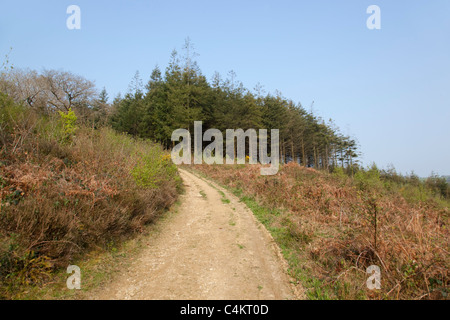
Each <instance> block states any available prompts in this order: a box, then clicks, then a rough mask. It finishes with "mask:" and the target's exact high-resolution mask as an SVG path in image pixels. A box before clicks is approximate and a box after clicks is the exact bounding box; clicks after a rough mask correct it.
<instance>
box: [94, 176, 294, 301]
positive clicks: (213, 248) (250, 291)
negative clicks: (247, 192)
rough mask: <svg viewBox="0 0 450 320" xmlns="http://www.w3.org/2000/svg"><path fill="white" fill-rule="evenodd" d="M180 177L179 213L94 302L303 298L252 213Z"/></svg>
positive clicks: (210, 186) (208, 185) (232, 199)
mask: <svg viewBox="0 0 450 320" xmlns="http://www.w3.org/2000/svg"><path fill="white" fill-rule="evenodd" d="M180 174H181V177H182V178H183V181H184V184H185V188H186V193H185V194H184V195H182V197H181V205H180V207H179V211H178V213H176V214H175V215H174V216H173V217H171V218H169V219H168V220H166V221H164V223H165V224H164V228H163V230H162V231H161V233H160V234H158V235H157V236H156V237H155V238H151V239H150V240H149V242H150V243H149V246H148V248H146V249H144V250H143V252H142V253H141V255H140V256H139V258H138V259H136V260H135V261H133V262H132V263H131V265H130V267H129V268H128V270H125V271H124V272H123V273H122V274H120V275H118V276H117V277H116V278H115V279H112V281H111V282H110V283H109V284H107V285H106V286H105V287H104V288H101V289H100V290H96V292H95V294H94V295H93V297H92V298H93V299H220V300H231V299H298V298H301V296H300V294H299V293H294V291H295V288H294V287H293V286H292V285H291V283H290V278H289V277H288V276H287V274H286V271H285V270H286V267H287V265H286V262H285V261H284V260H283V259H282V257H281V253H280V252H279V249H278V247H277V246H276V245H275V243H274V241H273V239H272V237H271V236H270V234H269V233H268V232H267V230H266V229H265V228H264V227H263V226H262V225H261V224H260V223H259V222H258V221H257V220H256V218H255V217H254V216H253V214H252V213H251V211H250V210H249V209H248V208H247V207H246V206H245V205H244V204H243V203H241V202H239V200H238V199H237V198H236V197H235V196H233V195H231V194H230V193H228V192H227V191H226V190H224V189H222V188H219V187H218V186H216V185H215V184H213V183H210V182H206V181H205V180H203V179H201V178H199V177H197V176H195V175H193V174H192V173H190V172H187V171H185V170H180ZM219 190H221V191H222V192H223V194H224V195H225V196H223V195H222V194H221V193H220V192H219ZM225 199H228V200H229V201H227V200H225ZM228 202H229V203H228Z"/></svg>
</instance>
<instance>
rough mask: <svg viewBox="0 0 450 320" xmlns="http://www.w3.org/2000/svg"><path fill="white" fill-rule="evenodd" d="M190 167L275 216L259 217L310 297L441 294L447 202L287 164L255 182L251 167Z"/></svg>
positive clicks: (366, 178)
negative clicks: (375, 284)
mask: <svg viewBox="0 0 450 320" xmlns="http://www.w3.org/2000/svg"><path fill="white" fill-rule="evenodd" d="M194 168H195V170H198V171H200V172H203V173H204V174H206V175H207V176H209V177H210V178H212V179H214V180H215V181H218V182H219V183H222V184H224V185H226V186H228V187H231V188H232V189H233V190H235V191H237V193H238V194H241V195H243V196H245V197H246V198H245V199H255V200H256V202H257V203H258V204H260V205H262V206H264V207H266V208H269V209H270V210H275V209H276V210H277V211H276V212H277V214H275V215H274V214H272V215H270V214H268V215H266V216H265V217H264V218H263V219H264V220H265V222H266V227H268V229H269V230H272V231H273V232H275V233H277V234H276V236H275V238H276V239H277V241H278V242H279V244H280V246H281V247H282V249H283V251H284V252H285V254H286V255H287V256H288V260H289V262H290V264H291V272H292V273H293V274H294V275H295V276H296V277H297V278H298V279H300V280H301V281H302V282H303V284H304V285H305V286H306V287H307V289H308V296H309V297H310V298H319V299H320V298H327V299H331V298H338V299H360V298H362V299H365V298H370V299H443V298H444V299H445V298H446V297H447V296H448V292H449V274H448V267H449V247H448V246H449V243H448V239H449V231H448V213H449V210H448V209H449V201H448V200H443V199H440V198H439V196H437V195H432V194H431V193H428V194H429V196H428V197H427V198H426V199H424V200H420V201H407V200H405V198H404V197H403V196H402V190H404V189H405V188H409V187H411V186H406V187H405V186H398V187H397V188H393V187H392V185H390V186H389V188H387V187H386V185H385V184H383V181H382V180H380V179H379V178H378V177H376V176H375V177H372V176H370V174H367V175H359V176H358V177H355V178H354V179H353V178H349V177H347V176H345V175H333V174H329V173H323V172H318V171H316V170H314V169H309V168H303V167H301V166H299V165H297V164H294V163H291V164H288V165H285V166H283V167H282V168H281V170H280V171H279V173H278V174H277V175H275V176H261V175H260V173H259V166H256V165H246V166H242V165H236V166H223V165H222V166H218V165H212V166H208V165H199V166H194ZM280 230H281V231H280ZM370 265H378V266H379V267H380V268H381V272H382V288H381V290H376V291H371V290H368V289H367V288H366V283H365V282H366V279H367V275H366V268H367V267H368V266H370Z"/></svg>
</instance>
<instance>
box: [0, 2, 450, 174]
mask: <svg viewBox="0 0 450 320" xmlns="http://www.w3.org/2000/svg"><path fill="white" fill-rule="evenodd" d="M71 4H75V5H78V6H79V7H80V8H81V30H68V29H67V28H66V19H67V17H68V16H69V15H68V14H66V9H67V7H68V6H69V5H71ZM372 4H375V5H378V6H379V7H380V8H381V30H369V29H367V27H366V20H367V18H368V17H369V15H368V14H367V13H366V9H367V7H368V6H369V5H372ZM188 36H189V37H190V38H191V40H192V41H193V43H194V45H195V48H196V51H197V52H198V53H199V56H198V57H197V61H198V63H199V66H200V68H201V70H202V71H203V74H205V75H206V76H207V78H208V79H210V78H211V76H212V75H213V72H214V71H219V72H220V73H221V74H222V76H224V77H225V76H226V75H227V73H228V71H229V70H234V71H235V72H236V73H237V75H238V79H239V80H240V81H242V82H243V84H244V86H245V87H247V88H250V89H251V88H254V86H255V85H256V84H257V83H258V82H260V83H261V84H262V85H264V88H265V89H266V91H268V92H272V93H273V92H275V90H279V91H281V92H282V94H283V95H284V96H285V97H287V98H290V99H293V100H294V101H296V102H301V103H302V104H303V105H304V106H305V107H307V108H309V105H310V104H311V101H312V100H314V101H315V104H314V111H315V112H316V113H317V114H318V115H320V116H322V117H323V118H324V119H328V118H332V119H334V120H335V123H336V124H337V125H338V126H339V127H340V128H341V130H342V132H343V133H345V134H351V135H352V136H354V137H355V138H357V140H358V141H359V143H360V145H361V151H362V153H363V156H362V160H363V164H364V165H369V164H370V163H371V162H372V161H374V162H375V163H377V164H378V165H379V166H380V167H384V168H385V167H386V166H387V165H389V164H392V165H394V167H395V168H396V169H397V170H398V171H399V172H401V173H409V172H411V171H412V170H414V172H416V173H417V174H418V175H420V176H428V175H429V174H430V173H431V172H432V171H434V172H436V173H439V174H450V143H449V138H450V1H448V0H432V1H400V0H396V1H385V0H383V1H381V0H371V1H365V0H351V1H346V0H342V1H336V0H329V1H325V0H318V1H299V0H297V1H265V0H258V1H245V0H240V1H235V0H231V1H213V0H208V1H206V0H205V1H195V0H192V1H167V0H165V1H144V0H121V1H111V0H110V1H100V0H96V1H80V0H71V1H62V0H58V1H56V0H55V1H46V0H42V1H21V0H15V1H4V2H3V3H2V5H1V11H0V55H1V56H2V57H3V56H4V55H5V54H6V53H7V52H8V51H9V47H12V48H13V50H12V52H11V54H10V60H11V62H12V63H13V65H14V66H15V67H20V68H25V67H29V68H31V69H36V70H42V68H55V69H65V70H68V71H72V72H74V73H78V74H80V75H83V76H85V77H86V78H88V79H90V80H94V81H95V83H96V85H97V87H98V88H100V89H101V88H102V87H106V89H107V91H108V92H109V95H110V97H111V98H112V97H114V96H115V95H116V94H117V93H118V92H122V93H124V92H126V91H127V88H128V84H129V82H130V80H131V78H132V77H133V75H134V73H135V71H136V70H139V71H140V73H141V76H142V78H143V80H144V82H147V80H148V78H149V76H150V72H151V70H152V69H153V67H154V66H155V65H156V64H158V65H159V66H160V67H161V68H162V69H164V68H165V67H166V65H167V63H168V60H169V55H170V52H171V51H172V49H174V48H176V49H178V50H180V49H181V47H182V45H183V43H184V39H185V38H186V37H188Z"/></svg>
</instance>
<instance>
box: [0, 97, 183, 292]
mask: <svg viewBox="0 0 450 320" xmlns="http://www.w3.org/2000/svg"><path fill="white" fill-rule="evenodd" d="M180 188H181V180H180V178H179V177H178V173H177V170H176V167H175V166H174V165H173V164H172V162H171V160H170V155H168V154H167V153H166V152H165V151H164V150H163V149H162V148H161V147H160V146H159V145H157V144H154V143H152V142H149V141H144V140H136V139H133V138H131V137H129V136H127V135H122V134H118V133H116V132H114V131H113V130H111V129H108V128H100V129H96V130H94V129H92V128H89V127H87V126H84V125H82V124H80V123H78V121H77V118H76V115H75V114H73V113H71V112H66V113H60V114H52V115H46V116H44V115H39V114H37V113H35V112H33V111H32V110H30V109H29V108H25V107H22V106H21V105H18V104H15V103H14V102H13V101H12V100H11V99H9V98H8V97H7V96H6V95H4V94H2V93H0V194H1V209H0V298H6V299H10V298H20V296H21V292H22V291H23V288H24V287H26V286H39V285H42V284H43V283H45V282H46V281H48V279H50V278H51V276H52V274H53V273H54V272H55V270H58V269H59V268H65V267H67V266H68V265H69V264H71V263H72V262H73V261H75V260H77V259H79V258H80V257H82V256H83V255H85V254H87V253H89V252H92V251H95V250H109V249H110V248H112V247H115V246H116V244H117V243H120V242H121V241H123V240H125V239H129V237H130V236H131V235H133V234H136V233H139V232H142V230H143V228H144V226H145V225H146V224H148V223H150V222H152V221H153V220H154V219H155V218H156V217H158V215H159V214H160V213H161V212H163V211H164V210H165V209H167V208H169V207H170V206H171V205H172V204H173V203H174V202H175V201H176V199H177V194H178V191H179V190H180Z"/></svg>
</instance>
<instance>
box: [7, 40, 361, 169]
mask: <svg viewBox="0 0 450 320" xmlns="http://www.w3.org/2000/svg"><path fill="white" fill-rule="evenodd" d="M183 49H184V50H183V53H184V54H183V55H182V56H180V55H179V54H178V52H177V51H176V50H174V51H173V52H172V54H171V56H170V61H169V63H168V65H167V67H166V68H165V70H164V71H162V70H161V69H160V68H159V67H158V66H156V67H155V68H154V69H153V71H152V73H151V76H150V79H149V81H148V82H147V83H146V84H145V85H144V84H143V81H142V79H141V77H140V75H139V72H136V74H135V76H134V78H133V79H132V81H131V83H130V85H129V88H128V91H127V93H126V94H125V95H124V96H123V97H122V96H121V95H120V94H119V95H118V96H116V97H115V98H114V99H113V101H112V103H108V100H109V98H108V94H107V92H106V90H105V88H103V90H101V91H100V92H98V90H97V89H96V87H95V85H94V83H93V82H91V81H89V80H87V79H85V78H84V77H82V76H79V75H75V74H73V73H70V72H67V71H60V70H44V71H42V72H40V73H38V72H37V71H34V70H17V69H12V70H6V71H3V72H2V73H1V75H0V90H1V91H2V92H5V93H7V94H8V95H9V96H10V97H12V98H13V99H14V100H16V101H19V102H21V103H23V104H25V105H28V106H29V107H30V108H33V109H35V110H37V111H38V112H41V113H46V114H52V113H54V112H55V111H63V112H67V111H68V110H73V111H75V113H76V114H77V116H78V118H79V119H80V120H81V121H85V122H87V123H89V124H91V125H92V126H94V127H98V126H103V125H110V126H112V127H113V128H114V129H116V130H117V131H120V132H125V133H128V134H131V135H133V136H136V137H141V138H146V139H152V140H155V141H157V142H159V143H161V144H162V145H163V146H164V147H166V148H171V147H172V146H173V142H172V141H171V135H172V132H173V131H174V130H175V129H179V128H184V129H188V130H190V131H191V132H192V130H193V125H194V121H203V130H204V131H206V130H207V129H209V128H216V129H219V130H221V131H222V132H225V130H226V129H238V128H240V129H243V130H247V129H279V132H280V155H281V161H282V162H284V163H285V162H289V161H296V162H297V163H299V164H301V165H303V166H307V167H314V168H317V169H332V168H334V167H337V166H339V167H344V168H347V169H351V168H353V167H355V166H357V165H358V164H357V158H358V146H357V143H356V141H355V140H354V139H352V138H351V137H349V136H346V135H343V134H342V133H341V132H340V131H339V129H338V128H337V127H336V126H335V125H334V123H333V122H332V121H331V120H330V121H328V122H325V121H324V120H323V119H322V118H321V117H318V116H316V115H314V113H313V112H312V110H310V111H307V110H306V109H305V108H304V107H303V106H302V105H301V104H300V103H295V102H294V101H292V100H290V99H287V98H285V97H283V96H282V94H281V93H279V92H276V93H275V94H271V93H265V92H264V90H263V88H262V86H261V85H259V84H258V85H257V86H256V87H255V88H254V89H253V90H249V89H247V88H245V87H244V86H243V84H242V83H241V82H240V81H238V80H237V77H236V73H235V72H234V71H230V72H229V73H228V75H227V77H226V78H225V79H223V78H222V76H221V75H220V74H219V73H218V72H216V73H215V74H214V75H213V77H212V78H211V80H210V81H208V80H207V79H206V77H205V76H204V75H203V74H202V72H201V70H200V68H199V66H198V64H197V62H196V61H195V55H196V54H195V52H194V50H193V46H192V43H191V42H190V40H189V39H187V40H186V42H185V45H184V48H183Z"/></svg>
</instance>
